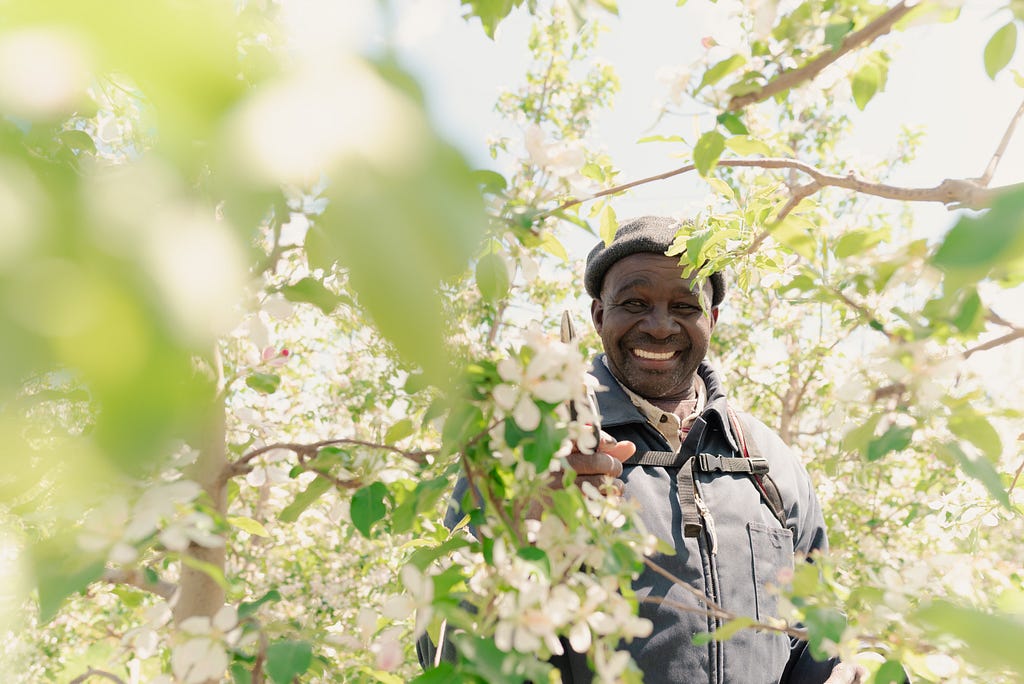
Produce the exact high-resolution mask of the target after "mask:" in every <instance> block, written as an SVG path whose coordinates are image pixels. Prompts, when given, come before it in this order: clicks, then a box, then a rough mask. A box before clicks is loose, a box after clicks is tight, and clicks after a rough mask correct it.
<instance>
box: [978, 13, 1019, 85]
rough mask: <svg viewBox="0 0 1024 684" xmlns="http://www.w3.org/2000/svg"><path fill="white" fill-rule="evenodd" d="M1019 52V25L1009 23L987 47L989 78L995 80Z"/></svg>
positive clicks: (992, 38)
mask: <svg viewBox="0 0 1024 684" xmlns="http://www.w3.org/2000/svg"><path fill="white" fill-rule="evenodd" d="M1016 50H1017V24H1015V23H1014V22H1012V21H1011V22H1007V23H1006V25H1004V26H1003V27H1002V28H1000V29H999V30H998V31H996V32H995V33H994V34H992V37H991V38H989V41H988V43H986V45H985V53H984V58H985V73H986V74H988V77H989V78H991V79H995V77H996V75H997V74H998V73H999V72H1000V71H1002V70H1003V69H1004V68H1005V67H1006V65H1007V64H1009V63H1010V60H1011V59H1013V53H1014V52H1016Z"/></svg>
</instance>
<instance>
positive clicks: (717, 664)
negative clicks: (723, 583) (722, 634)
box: [694, 482, 723, 683]
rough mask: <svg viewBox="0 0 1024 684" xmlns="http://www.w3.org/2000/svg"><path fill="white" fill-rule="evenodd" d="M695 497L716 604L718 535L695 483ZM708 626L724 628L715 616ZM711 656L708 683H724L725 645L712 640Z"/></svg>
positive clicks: (710, 596)
mask: <svg viewBox="0 0 1024 684" xmlns="http://www.w3.org/2000/svg"><path fill="white" fill-rule="evenodd" d="M694 496H695V499H696V503H697V510H698V511H699V512H700V516H701V518H702V519H703V520H704V532H705V533H706V538H705V544H698V547H704V546H705V545H706V546H707V548H708V553H707V556H706V564H705V566H704V567H705V571H706V573H707V578H706V580H705V582H706V585H707V587H706V588H707V595H708V599H710V600H711V601H712V602H714V603H715V604H717V603H718V594H719V587H718V563H717V562H716V559H717V556H718V534H717V532H716V531H715V519H714V517H712V515H711V510H710V509H709V508H708V505H707V504H706V503H705V502H704V499H703V497H701V495H700V485H699V484H698V483H697V482H694ZM708 625H709V626H710V627H711V629H712V631H717V630H718V629H719V628H720V627H721V626H722V621H721V620H720V619H719V618H717V617H714V616H711V615H709V616H708ZM710 645H711V654H710V662H709V668H708V669H709V670H710V671H709V672H708V681H710V682H719V683H720V682H722V665H723V663H722V662H721V661H722V656H723V653H722V649H723V643H722V642H720V641H718V640H716V639H712V640H711V644H710Z"/></svg>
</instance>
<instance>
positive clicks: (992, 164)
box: [978, 102, 1024, 187]
mask: <svg viewBox="0 0 1024 684" xmlns="http://www.w3.org/2000/svg"><path fill="white" fill-rule="evenodd" d="M1022 116H1024V102H1022V103H1021V105H1020V107H1018V108H1017V113H1016V114H1014V115H1013V117H1011V118H1010V123H1009V124H1008V125H1007V126H1006V132H1004V133H1003V139H1002V140H1000V141H999V146H998V147H996V151H995V153H994V154H993V155H992V159H990V160H989V162H988V166H986V167H985V173H983V174H981V178H979V179H978V185H980V186H982V187H988V184H989V182H990V181H991V180H992V176H994V175H995V172H996V168H997V167H998V166H999V162H1000V161H1001V160H1002V158H1003V154H1005V152H1006V148H1007V146H1008V145H1009V144H1010V138H1012V137H1013V132H1014V129H1016V128H1017V123H1018V122H1019V121H1020V119H1021V117H1022Z"/></svg>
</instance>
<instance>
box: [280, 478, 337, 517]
mask: <svg viewBox="0 0 1024 684" xmlns="http://www.w3.org/2000/svg"><path fill="white" fill-rule="evenodd" d="M333 486H334V485H332V484H331V481H330V480H328V479H327V478H324V477H319V476H318V477H317V478H316V479H314V480H313V481H312V482H310V483H309V485H308V486H307V487H306V488H305V489H304V490H302V491H301V492H299V493H298V494H297V495H296V496H295V499H294V500H293V501H292V502H291V503H290V504H288V505H287V506H285V507H284V508H283V509H281V512H280V513H279V514H278V516H277V519H278V520H280V521H281V522H286V523H291V522H295V521H296V520H298V519H299V516H300V515H302V512H303V511H305V510H306V509H307V508H309V507H310V506H312V505H313V502H315V501H316V500H317V499H319V498H320V497H321V496H323V494H324V493H325V492H327V491H329V490H330V489H331V488H332V487H333Z"/></svg>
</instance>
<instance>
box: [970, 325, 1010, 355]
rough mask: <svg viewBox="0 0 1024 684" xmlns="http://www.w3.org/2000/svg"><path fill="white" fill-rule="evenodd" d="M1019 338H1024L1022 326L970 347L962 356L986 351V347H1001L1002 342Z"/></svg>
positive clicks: (1005, 342) (1007, 342)
mask: <svg viewBox="0 0 1024 684" xmlns="http://www.w3.org/2000/svg"><path fill="white" fill-rule="evenodd" d="M1019 339H1024V328H1018V329H1016V330H1014V331H1013V332H1010V333H1007V334H1005V335H1003V336H1002V337H997V338H996V339H994V340H989V341H988V342H984V343H982V344H979V345H977V346H976V347H971V348H970V349H968V350H967V351H965V352H964V358H965V359H968V358H970V357H971V355H972V354H977V353H978V352H980V351H986V350H988V349H995V348H996V347H1001V346H1003V345H1004V344H1009V343H1010V342H1015V341H1017V340H1019Z"/></svg>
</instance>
